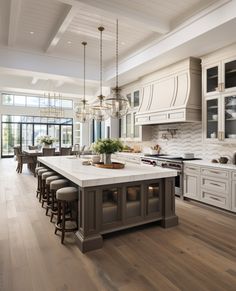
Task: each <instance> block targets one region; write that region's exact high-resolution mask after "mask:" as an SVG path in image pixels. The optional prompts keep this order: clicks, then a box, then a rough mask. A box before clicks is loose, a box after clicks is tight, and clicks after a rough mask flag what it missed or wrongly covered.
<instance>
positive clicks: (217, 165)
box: [184, 160, 236, 170]
mask: <svg viewBox="0 0 236 291" xmlns="http://www.w3.org/2000/svg"><path fill="white" fill-rule="evenodd" d="M184 164H192V165H198V166H207V167H213V168H221V169H226V170H236V165H233V164H220V163H212V162H211V161H207V160H196V161H184Z"/></svg>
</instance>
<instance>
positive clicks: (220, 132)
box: [205, 94, 236, 143]
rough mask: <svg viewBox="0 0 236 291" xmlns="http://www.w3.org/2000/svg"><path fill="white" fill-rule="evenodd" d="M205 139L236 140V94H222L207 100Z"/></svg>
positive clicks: (218, 140)
mask: <svg viewBox="0 0 236 291" xmlns="http://www.w3.org/2000/svg"><path fill="white" fill-rule="evenodd" d="M205 110H206V114H205V139H207V140H208V141H211V142H221V143H222V142H230V143H235V142H236V94H235V95H233V94H222V95H220V96H219V97H210V98H207V99H206V100H205Z"/></svg>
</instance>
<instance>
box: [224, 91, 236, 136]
mask: <svg viewBox="0 0 236 291" xmlns="http://www.w3.org/2000/svg"><path fill="white" fill-rule="evenodd" d="M223 128H224V138H225V140H227V141H230V142H236V95H230V96H223Z"/></svg>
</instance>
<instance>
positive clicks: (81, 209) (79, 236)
mask: <svg viewBox="0 0 236 291" xmlns="http://www.w3.org/2000/svg"><path fill="white" fill-rule="evenodd" d="M97 194H98V193H97V190H96V189H94V188H93V189H92V188H91V189H89V188H80V190H79V201H78V213H79V215H78V220H79V223H78V231H77V232H76V234H75V236H76V241H77V244H78V246H79V249H80V250H81V252H83V253H86V252H88V251H91V250H95V249H100V248H102V244H103V238H102V236H101V234H100V233H99V229H100V223H99V222H100V221H101V220H100V215H101V214H100V211H99V209H100V208H101V205H100V207H99V204H101V201H100V200H99V195H97Z"/></svg>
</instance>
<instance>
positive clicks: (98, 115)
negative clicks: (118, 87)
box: [91, 26, 109, 121]
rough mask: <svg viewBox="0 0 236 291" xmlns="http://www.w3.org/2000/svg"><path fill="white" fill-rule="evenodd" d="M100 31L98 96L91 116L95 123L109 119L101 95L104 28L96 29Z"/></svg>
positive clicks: (106, 107)
mask: <svg viewBox="0 0 236 291" xmlns="http://www.w3.org/2000/svg"><path fill="white" fill-rule="evenodd" d="M98 30H99V31H100V95H99V96H98V97H97V98H98V100H97V102H96V103H95V105H93V106H92V108H91V111H92V116H93V119H94V120H96V121H104V120H106V119H108V118H109V115H108V114H107V111H108V110H109V106H108V105H106V104H105V103H104V99H105V96H103V94H102V32H103V31H104V27H102V26H100V27H98Z"/></svg>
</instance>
